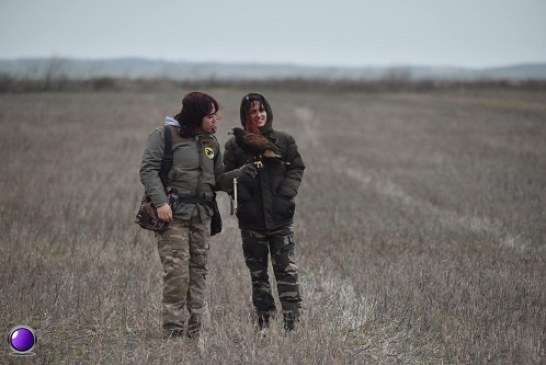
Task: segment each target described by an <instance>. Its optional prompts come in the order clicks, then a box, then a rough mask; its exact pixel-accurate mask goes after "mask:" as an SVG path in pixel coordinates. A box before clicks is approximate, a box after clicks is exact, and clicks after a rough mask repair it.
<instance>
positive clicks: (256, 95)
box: [239, 92, 273, 135]
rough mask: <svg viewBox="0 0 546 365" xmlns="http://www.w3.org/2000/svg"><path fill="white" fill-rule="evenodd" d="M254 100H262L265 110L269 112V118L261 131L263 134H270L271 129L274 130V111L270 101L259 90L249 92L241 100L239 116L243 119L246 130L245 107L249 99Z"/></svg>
mask: <svg viewBox="0 0 546 365" xmlns="http://www.w3.org/2000/svg"><path fill="white" fill-rule="evenodd" d="M253 100H260V101H261V102H262V105H263V106H264V108H265V111H266V112H267V120H266V122H265V125H264V126H263V127H262V128H260V133H261V134H263V135H267V134H270V133H271V131H272V130H273V111H272V110H271V105H269V102H268V101H267V99H266V98H265V96H263V95H262V94H260V93H258V92H252V93H248V94H246V95H245V96H244V97H243V99H242V100H241V106H240V108H239V118H240V119H241V125H242V126H243V128H245V130H246V125H245V109H244V107H245V105H246V104H248V103H249V101H253Z"/></svg>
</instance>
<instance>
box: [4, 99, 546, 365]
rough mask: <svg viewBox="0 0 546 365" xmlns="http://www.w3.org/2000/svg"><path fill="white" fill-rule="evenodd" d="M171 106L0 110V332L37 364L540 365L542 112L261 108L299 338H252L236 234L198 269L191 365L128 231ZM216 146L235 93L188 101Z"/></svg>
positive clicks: (275, 331) (495, 106)
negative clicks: (202, 282) (197, 330)
mask: <svg viewBox="0 0 546 365" xmlns="http://www.w3.org/2000/svg"><path fill="white" fill-rule="evenodd" d="M186 91H187V90H172V91H170V92H165V91H157V92H150V93H146V92H124V93H115V92H110V93H108V92H105V93H78V94H67V93H57V94H47V93H45V94H19V95H9V94H3V95H0V106H1V108H0V123H1V124H0V125H1V127H2V133H1V136H0V155H1V156H2V160H3V167H2V174H1V175H0V191H1V192H2V193H1V194H0V233H1V234H0V240H1V244H0V284H1V295H0V313H1V314H0V328H2V329H3V331H5V332H6V334H7V332H8V331H9V329H10V328H11V327H12V326H14V325H16V324H21V323H25V324H28V325H30V326H32V327H33V328H35V329H36V330H37V332H38V336H39V341H38V345H37V347H36V349H35V356H32V357H28V358H24V359H21V358H14V357H13V356H9V355H8V346H7V345H6V346H0V363H2V364H4V363H8V364H9V363H14V364H22V363H39V364H77V363H92V364H99V363H100V364H133V363H136V364H175V363H192V364H215V363H221V364H391V363H392V364H442V363H443V364H486V363H492V364H540V363H543V362H544V358H545V347H546V335H545V328H546V291H545V290H544V289H545V288H546V265H545V262H546V249H545V247H546V223H545V222H546V209H545V207H546V143H545V141H546V103H545V102H544V100H546V97H545V96H546V95H545V93H543V92H539V93H537V92H535V93H529V92H522V91H514V90H512V91H506V90H505V91H503V90H498V91H495V90H488V91H483V90H482V91H477V90H474V91H466V92H465V91H462V90H459V91H443V92H441V91H437V92H434V93H431V92H424V93H419V94H417V93H411V92H402V93H331V94H329V93H326V92H324V90H322V91H321V92H320V93H318V92H317V93H313V92H310V91H308V92H295V91H292V92H280V91H277V90H264V91H265V92H266V94H267V96H268V97H269V99H270V101H271V103H272V105H273V110H274V113H275V122H274V123H275V126H276V127H277V128H279V129H283V130H286V131H288V132H290V133H292V134H293V135H294V136H295V138H296V140H297V141H298V143H299V145H300V150H301V153H302V155H303V157H304V159H305V162H306V164H307V170H306V173H305V177H304V182H303V184H302V186H301V190H300V194H299V195H298V197H297V203H298V208H297V217H296V222H297V223H296V225H295V231H296V241H297V252H296V255H297V262H298V265H299V269H300V273H301V274H300V277H301V282H302V288H303V297H304V303H303V304H304V307H305V309H304V313H303V319H302V322H301V324H300V327H299V329H298V331H297V332H296V333H294V334H290V335H285V334H284V333H283V331H282V330H281V326H280V325H281V323H280V321H279V322H278V323H277V324H276V325H275V326H273V328H272V331H271V333H270V335H269V336H268V337H267V338H265V339H263V340H260V339H259V338H258V336H257V334H256V333H255V332H254V330H253V328H252V320H251V317H250V313H251V311H252V308H251V304H250V285H249V284H250V283H249V280H250V279H249V274H248V272H247V269H246V267H245V266H244V262H243V258H242V252H241V249H240V238H239V233H238V230H237V228H236V222H235V219H234V218H233V217H231V216H229V214H228V200H227V198H226V196H225V195H224V194H222V195H221V196H220V203H221V209H222V212H223V213H224V214H223V218H224V224H225V230H224V232H223V233H222V234H221V235H219V236H217V237H215V238H213V239H212V242H211V251H210V273H209V279H208V282H209V291H208V303H209V308H210V317H211V320H210V324H209V328H208V331H207V334H206V344H205V349H206V351H205V353H204V354H202V355H201V354H199V353H198V352H197V351H196V349H195V346H194V344H192V343H191V342H188V341H164V340H161V339H159V328H160V313H159V308H160V303H159V299H160V287H159V283H160V271H161V267H160V263H159V258H158V255H157V252H156V249H155V240H154V238H153V235H152V234H151V233H149V232H146V231H143V230H141V229H139V228H138V227H137V226H136V225H135V224H134V223H133V219H134V214H135V212H136V207H137V204H138V201H139V198H140V196H141V194H142V186H141V185H140V183H139V181H138V165H139V162H140V158H141V156H142V152H143V148H144V143H145V140H146V135H147V133H148V132H149V131H150V130H151V129H152V128H154V127H156V126H159V125H160V124H161V121H162V119H163V117H164V116H165V115H172V114H174V113H175V112H176V111H177V109H178V106H179V103H180V99H181V96H182V94H183V93H184V92H186ZM205 91H209V92H211V93H212V94H213V95H215V96H216V97H217V98H218V99H219V100H220V101H221V102H222V105H223V114H224V119H223V120H222V122H221V128H220V130H219V132H218V137H219V139H220V141H221V142H222V143H223V142H225V140H226V138H227V130H229V128H231V127H233V126H235V125H237V124H238V121H237V120H238V104H239V100H240V97H241V96H242V95H243V94H244V93H245V92H246V91H249V90H239V89H212V90H205Z"/></svg>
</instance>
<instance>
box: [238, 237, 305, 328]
mask: <svg viewBox="0 0 546 365" xmlns="http://www.w3.org/2000/svg"><path fill="white" fill-rule="evenodd" d="M241 236H242V240H243V253H244V256H245V262H246V266H247V267H248V269H249V270H250V277H251V280H252V303H253V304H254V307H255V308H256V311H257V314H258V316H259V317H258V324H259V325H260V327H261V326H262V325H267V322H268V321H269V317H270V315H272V314H273V313H274V312H275V300H274V298H273V296H272V294H271V284H270V282H269V275H268V258H269V256H271V263H272V266H273V273H274V275H275V280H276V283H277V292H278V294H279V300H280V302H281V307H282V313H283V315H284V319H285V327H286V326H288V327H289V326H290V323H288V324H287V320H290V319H291V320H292V322H293V321H294V320H295V319H297V316H298V313H299V309H300V308H301V296H300V290H299V284H298V270H297V266H296V263H295V261H294V249H295V243H294V233H293V232H292V231H291V230H290V229H286V230H284V231H281V232H275V233H267V232H261V231H253V230H246V229H242V230H241ZM263 322H266V323H263ZM292 326H293V323H292ZM288 329H290V328H288Z"/></svg>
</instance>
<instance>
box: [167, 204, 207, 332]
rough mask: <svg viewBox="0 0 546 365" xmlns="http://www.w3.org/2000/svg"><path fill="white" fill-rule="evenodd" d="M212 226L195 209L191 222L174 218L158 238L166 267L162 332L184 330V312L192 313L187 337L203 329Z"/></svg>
mask: <svg viewBox="0 0 546 365" xmlns="http://www.w3.org/2000/svg"><path fill="white" fill-rule="evenodd" d="M209 225H210V217H206V218H204V219H202V218H201V217H200V214H199V212H198V209H197V207H196V208H194V210H193V213H192V217H191V219H190V220H181V219H177V218H175V219H174V220H173V222H172V223H171V224H169V226H168V228H167V230H165V231H164V232H163V233H161V234H158V252H159V258H160V259H161V264H162V265H163V294H162V300H161V316H162V322H163V324H162V327H163V330H166V331H175V330H183V329H184V328H185V327H186V326H185V321H184V309H187V310H188V312H189V320H188V325H187V334H188V336H190V337H191V336H192V335H197V334H198V333H199V332H200V330H201V327H202V326H203V315H204V314H205V311H206V301H205V295H206V277H207V252H208V250H209V244H208V239H209V237H210V233H209Z"/></svg>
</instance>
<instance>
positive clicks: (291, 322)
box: [283, 312, 298, 332]
mask: <svg viewBox="0 0 546 365" xmlns="http://www.w3.org/2000/svg"><path fill="white" fill-rule="evenodd" d="M283 320H284V330H285V331H287V332H290V331H293V330H294V328H295V326H296V322H297V321H298V313H297V312H292V313H285V314H284V318H283Z"/></svg>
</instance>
